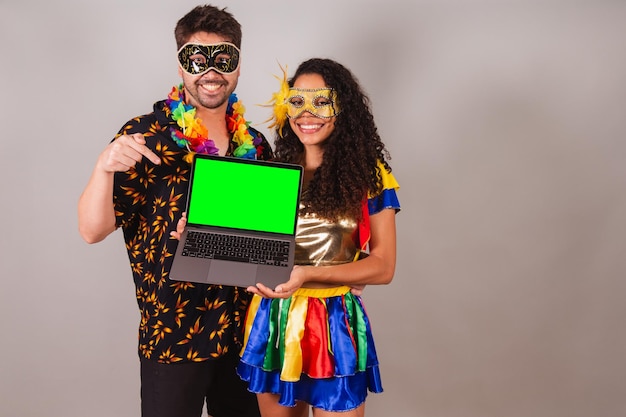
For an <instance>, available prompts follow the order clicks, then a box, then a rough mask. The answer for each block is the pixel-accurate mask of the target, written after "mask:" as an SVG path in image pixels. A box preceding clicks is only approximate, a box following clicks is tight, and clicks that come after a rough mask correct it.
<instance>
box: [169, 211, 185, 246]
mask: <svg viewBox="0 0 626 417" xmlns="http://www.w3.org/2000/svg"><path fill="white" fill-rule="evenodd" d="M186 225H187V213H183V215H182V217H181V218H180V220H178V224H177V225H176V230H173V231H171V232H170V236H171V237H173V238H174V239H178V240H180V235H182V234H183V231H184V230H185V226H186Z"/></svg>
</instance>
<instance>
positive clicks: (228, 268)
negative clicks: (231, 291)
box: [209, 260, 258, 287]
mask: <svg viewBox="0 0 626 417" xmlns="http://www.w3.org/2000/svg"><path fill="white" fill-rule="evenodd" d="M257 268H258V265H257V264H248V263H244V262H228V261H225V262H223V261H218V260H212V261H211V268H210V269H209V282H215V283H220V284H222V285H232V286H236V287H248V286H250V285H254V284H255V282H256V281H255V279H256V272H257Z"/></svg>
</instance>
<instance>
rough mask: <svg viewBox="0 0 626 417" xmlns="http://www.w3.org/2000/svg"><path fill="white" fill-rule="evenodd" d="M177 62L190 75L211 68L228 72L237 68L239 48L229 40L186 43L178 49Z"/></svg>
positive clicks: (198, 73) (207, 70) (202, 72)
mask: <svg viewBox="0 0 626 417" xmlns="http://www.w3.org/2000/svg"><path fill="white" fill-rule="evenodd" d="M178 62H179V63H180V67H181V68H182V69H183V70H184V71H185V72H186V73H187V74H191V75H202V74H205V73H207V72H209V71H210V70H211V69H214V70H215V71H217V72H219V73H220V74H230V73H232V72H234V71H236V70H237V68H239V48H237V47H236V46H235V45H233V44H232V43H229V42H220V43H215V44H206V45H205V44H199V43H186V44H184V45H183V46H181V48H180V49H179V50H178Z"/></svg>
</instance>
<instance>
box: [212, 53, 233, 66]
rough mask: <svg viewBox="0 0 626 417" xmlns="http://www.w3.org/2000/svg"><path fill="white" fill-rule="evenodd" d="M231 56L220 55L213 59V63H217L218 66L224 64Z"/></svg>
mask: <svg viewBox="0 0 626 417" xmlns="http://www.w3.org/2000/svg"><path fill="white" fill-rule="evenodd" d="M230 59H231V56H230V55H229V54H220V55H218V56H217V57H216V58H215V62H219V63H220V64H226V63H228V61H230Z"/></svg>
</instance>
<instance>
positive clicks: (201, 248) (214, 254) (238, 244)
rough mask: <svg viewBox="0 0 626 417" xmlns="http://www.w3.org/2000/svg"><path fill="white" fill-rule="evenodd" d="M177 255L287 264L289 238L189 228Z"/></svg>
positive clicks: (285, 265)
mask: <svg viewBox="0 0 626 417" xmlns="http://www.w3.org/2000/svg"><path fill="white" fill-rule="evenodd" d="M181 254H182V255H183V256H189V257H194V258H209V259H221V260H228V261H236V262H246V263H254V264H260V265H277V266H284V267H287V261H288V259H289V241H284V240H273V239H263V238H253V237H245V236H233V235H223V234H219V233H211V232H199V231H189V232H188V233H187V239H186V240H185V246H184V247H183V250H182V253H181Z"/></svg>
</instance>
